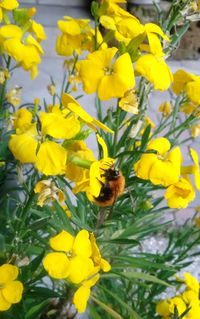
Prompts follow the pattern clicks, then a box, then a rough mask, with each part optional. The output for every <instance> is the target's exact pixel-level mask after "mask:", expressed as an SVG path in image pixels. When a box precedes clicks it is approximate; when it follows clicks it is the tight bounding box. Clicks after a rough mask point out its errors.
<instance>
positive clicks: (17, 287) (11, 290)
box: [2, 281, 23, 304]
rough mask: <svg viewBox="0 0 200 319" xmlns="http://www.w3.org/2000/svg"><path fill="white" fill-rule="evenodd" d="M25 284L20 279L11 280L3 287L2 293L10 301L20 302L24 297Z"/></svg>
mask: <svg viewBox="0 0 200 319" xmlns="http://www.w3.org/2000/svg"><path fill="white" fill-rule="evenodd" d="M22 293H23V285H22V283H21V282H20V281H10V282H8V283H7V284H6V285H5V287H4V288H3V289H2V295H3V296H4V298H5V300H6V301H8V302H9V303H11V304H13V303H18V302H20V300H21V299H22Z"/></svg>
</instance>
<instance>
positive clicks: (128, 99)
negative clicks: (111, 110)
mask: <svg viewBox="0 0 200 319" xmlns="http://www.w3.org/2000/svg"><path fill="white" fill-rule="evenodd" d="M119 107H120V108H121V109H122V110H124V111H126V112H130V113H133V114H138V99H137V95H136V93H135V91H134V90H133V89H131V90H129V91H127V92H125V93H124V96H123V97H122V98H121V99H120V101H119Z"/></svg>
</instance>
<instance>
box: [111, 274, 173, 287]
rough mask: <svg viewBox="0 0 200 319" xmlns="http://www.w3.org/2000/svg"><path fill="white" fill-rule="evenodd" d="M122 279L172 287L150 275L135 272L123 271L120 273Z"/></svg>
mask: <svg viewBox="0 0 200 319" xmlns="http://www.w3.org/2000/svg"><path fill="white" fill-rule="evenodd" d="M114 273H115V274H117V275H118V276H120V273H116V272H114ZM122 275H123V277H126V278H127V279H137V280H138V279H140V280H144V281H150V282H153V283H156V284H160V285H164V286H168V287H172V285H170V284H168V283H167V282H165V281H164V280H161V279H159V278H157V277H155V276H152V275H148V274H145V273H143V272H137V271H123V273H122Z"/></svg>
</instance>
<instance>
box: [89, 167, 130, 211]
mask: <svg viewBox="0 0 200 319" xmlns="http://www.w3.org/2000/svg"><path fill="white" fill-rule="evenodd" d="M102 176H104V177H105V183H103V182H101V181H100V183H101V191H100V194H99V196H98V197H95V203H96V205H98V206H102V207H106V206H111V205H114V204H115V202H116V200H117V198H118V197H119V196H120V195H122V194H123V192H124V187H125V178H124V176H123V175H122V173H121V172H120V171H119V170H117V169H115V167H114V166H111V167H110V168H108V169H106V170H105V173H104V174H102Z"/></svg>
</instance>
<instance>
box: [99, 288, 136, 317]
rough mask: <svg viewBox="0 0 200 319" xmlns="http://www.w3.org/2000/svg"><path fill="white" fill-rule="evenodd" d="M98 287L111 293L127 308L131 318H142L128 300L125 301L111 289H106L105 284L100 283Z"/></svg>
mask: <svg viewBox="0 0 200 319" xmlns="http://www.w3.org/2000/svg"><path fill="white" fill-rule="evenodd" d="M98 287H99V288H100V289H102V290H104V291H105V292H106V293H107V294H109V295H110V296H112V297H113V298H114V299H115V300H116V301H117V302H118V303H119V304H120V305H121V306H122V307H123V308H125V309H126V310H127V311H128V313H129V314H130V315H132V316H131V319H142V318H141V317H140V316H139V315H138V314H137V312H135V311H134V310H133V309H132V307H131V306H129V305H128V304H127V303H126V302H124V301H123V300H122V299H121V298H120V297H119V296H117V295H116V294H115V293H113V292H111V291H110V290H108V289H106V288H105V287H103V286H100V285H98Z"/></svg>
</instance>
